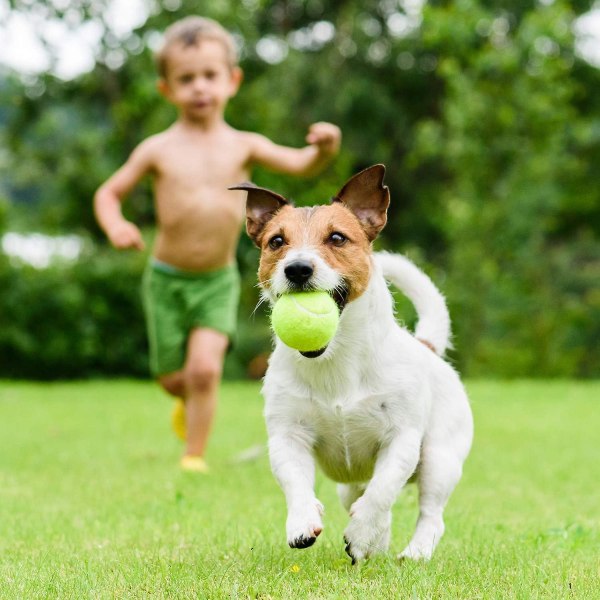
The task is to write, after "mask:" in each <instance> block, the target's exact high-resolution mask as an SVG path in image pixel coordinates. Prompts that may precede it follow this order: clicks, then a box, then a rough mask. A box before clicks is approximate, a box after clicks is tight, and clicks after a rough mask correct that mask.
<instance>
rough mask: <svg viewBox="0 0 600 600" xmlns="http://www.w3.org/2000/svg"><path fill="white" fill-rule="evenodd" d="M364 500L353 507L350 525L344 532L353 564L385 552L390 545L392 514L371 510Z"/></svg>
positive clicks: (347, 549) (358, 501)
mask: <svg viewBox="0 0 600 600" xmlns="http://www.w3.org/2000/svg"><path fill="white" fill-rule="evenodd" d="M362 500H363V499H362V498H359V499H358V500H357V501H356V502H355V503H354V504H353V505H352V508H351V509H350V516H351V518H350V523H349V524H348V527H346V531H345V532H344V541H345V542H346V552H347V553H348V556H350V558H351V559H352V564H355V563H356V562H357V561H359V560H363V559H365V558H369V557H370V556H373V555H374V554H378V553H380V552H385V551H386V550H387V549H388V546H389V543H390V527H391V522H392V515H391V513H390V512H389V511H376V510H371V509H370V508H369V506H368V505H367V503H366V502H364V501H362ZM361 501H362V502H361Z"/></svg>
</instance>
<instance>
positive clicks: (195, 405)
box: [183, 328, 229, 456]
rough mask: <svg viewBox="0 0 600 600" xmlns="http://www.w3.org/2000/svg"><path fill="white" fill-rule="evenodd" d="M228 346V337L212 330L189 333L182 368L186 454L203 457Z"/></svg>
mask: <svg viewBox="0 0 600 600" xmlns="http://www.w3.org/2000/svg"><path fill="white" fill-rule="evenodd" d="M228 345H229V338H228V337H227V336H226V335H225V334H223V333H221V332H219V331H216V330H214V329H208V328H196V329H193V330H192V331H191V332H190V336H189V338H188V344H187V354H186V359H185V366H184V368H183V381H184V390H185V393H184V398H185V412H186V425H187V439H186V449H185V454H186V455H190V456H203V455H204V451H205V449H206V444H207V442H208V436H209V435H210V431H211V427H212V423H213V419H214V415H215V411H216V407H217V394H218V389H219V384H220V382H221V374H222V372H223V362H224V360H225V353H226V351H227V347H228Z"/></svg>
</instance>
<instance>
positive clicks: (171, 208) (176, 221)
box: [94, 17, 341, 473]
mask: <svg viewBox="0 0 600 600" xmlns="http://www.w3.org/2000/svg"><path fill="white" fill-rule="evenodd" d="M156 58H157V65H158V71H159V76H160V78H159V81H158V89H159V91H160V93H161V94H162V95H163V96H164V97H165V98H166V99H167V100H168V101H169V102H171V103H172V104H174V105H175V106H176V107H177V109H178V118H177V120H176V121H175V123H174V124H173V125H172V126H171V127H169V128H168V129H167V130H165V131H164V132H162V133H159V134H157V135H154V136H151V137H150V138H148V139H146V140H144V141H143V142H142V143H140V144H139V146H138V147H137V148H135V150H134V151H133V152H132V154H131V156H130V157H129V159H128V160H127V162H126V163H125V164H124V165H123V166H122V167H121V168H120V169H119V170H117V171H116V172H115V173H114V174H113V175H112V176H111V177H110V178H109V179H108V180H107V181H106V182H105V183H104V184H103V185H102V186H101V187H100V188H99V189H98V191H97V192H96V195H95V198H94V209H95V214H96V218H97V220H98V223H99V225H100V227H101V228H102V229H103V230H104V232H105V233H106V235H107V236H108V238H109V240H110V242H111V243H112V245H113V246H114V247H115V248H118V249H127V248H135V249H139V250H142V249H143V248H144V241H143V239H142V235H141V233H140V230H139V229H138V227H137V226H136V225H135V224H134V223H131V222H130V221H127V220H126V219H125V218H124V217H123V214H122V212H121V202H122V201H123V200H124V198H125V197H126V196H127V194H128V193H129V192H130V191H131V189H132V188H133V187H134V186H135V185H136V184H137V183H138V182H139V181H140V179H142V178H143V177H144V176H145V175H148V174H149V175H151V176H152V177H153V180H154V196H155V209H156V218H157V237H156V241H155V244H154V248H153V250H152V257H151V259H150V261H149V264H148V268H147V270H146V273H145V275H144V282H143V293H144V308H145V314H146V321H147V328H148V337H149V344H150V366H151V370H152V373H153V375H154V376H155V377H156V378H157V379H158V382H159V383H160V385H161V386H162V387H163V388H164V389H165V390H166V391H167V392H168V393H170V394H172V395H173V396H175V397H177V398H180V399H182V401H181V402H180V403H179V404H178V405H176V406H178V407H179V410H182V409H183V407H184V410H185V413H184V414H185V429H184V432H183V436H182V437H184V438H185V441H186V447H185V452H184V455H183V457H182V459H181V467H182V468H183V469H185V470H190V471H196V472H201V473H203V472H207V471H208V468H207V466H206V463H205V461H204V458H203V457H204V453H205V449H206V444H207V441H208V437H209V433H210V428H211V425H212V422H213V417H214V414H215V409H216V404H217V392H218V387H219V383H220V380H221V372H222V367H223V362H224V357H225V353H226V350H227V347H228V345H229V342H230V338H231V336H232V334H233V332H234V329H235V322H236V313H237V305H238V297H239V274H238V271H237V267H236V265H235V252H236V246H237V242H238V239H239V235H240V231H241V225H242V222H243V219H244V216H245V208H244V202H245V194H244V193H241V192H235V191H228V189H227V188H228V187H229V186H232V185H235V184H237V183H239V182H241V181H246V180H248V179H250V175H251V169H252V167H253V166H254V165H260V166H262V167H265V168H267V169H270V170H273V171H277V172H280V173H286V174H290V175H301V176H307V175H314V174H317V173H318V172H320V171H321V170H322V169H323V168H324V167H325V166H326V165H327V164H328V163H329V162H330V161H331V160H332V158H333V157H334V156H335V155H336V154H337V152H338V150H339V146H340V140H341V134H340V130H339V129H338V127H336V126H335V125H332V124H330V123H315V124H314V125H312V126H311V127H310V128H309V132H308V135H307V137H306V141H307V144H308V145H307V146H305V147H303V148H289V147H285V146H280V145H278V144H275V143H273V142H271V141H270V140H269V139H267V138H266V137H264V136H262V135H259V134H257V133H250V132H245V131H237V130H235V129H233V128H232V127H230V126H229V125H228V124H227V123H226V121H225V119H224V111H225V107H226V105H227V102H228V101H229V99H230V98H232V97H233V96H234V95H235V94H236V92H237V90H238V88H239V85H240V83H241V81H242V71H241V70H240V68H239V67H238V65H237V53H236V47H235V44H234V41H233V39H232V37H231V35H230V34H229V33H228V32H226V31H225V30H224V29H223V28H222V27H221V26H220V25H219V24H218V23H216V22H214V21H211V20H210V19H205V18H201V17H187V18H185V19H183V20H181V21H178V22H177V23H175V24H173V25H172V26H171V27H169V28H168V29H167V31H166V32H165V38H164V43H163V46H162V48H161V49H160V51H159V52H158V53H157V57H156Z"/></svg>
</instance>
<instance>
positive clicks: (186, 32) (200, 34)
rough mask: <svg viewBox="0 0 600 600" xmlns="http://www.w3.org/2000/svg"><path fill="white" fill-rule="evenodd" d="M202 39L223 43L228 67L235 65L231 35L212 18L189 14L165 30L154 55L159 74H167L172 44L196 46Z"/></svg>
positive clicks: (234, 50)
mask: <svg viewBox="0 0 600 600" xmlns="http://www.w3.org/2000/svg"><path fill="white" fill-rule="evenodd" d="M203 40H215V41H217V42H220V43H221V44H223V47H224V48H225V53H226V57H227V63H228V65H229V68H230V69H233V68H234V67H235V66H237V63H238V53H237V47H236V45H235V41H234V39H233V36H232V35H231V34H230V33H229V32H228V31H227V30H226V29H225V28H224V27H222V26H221V25H220V24H219V23H217V22H216V21H213V20H212V19H208V18H206V17H196V16H190V17H185V18H184V19H181V20H180V21H176V22H175V23H173V24H172V25H170V26H169V27H167V29H166V30H165V34H164V39H163V43H162V45H161V47H160V48H159V50H158V52H157V53H156V55H155V60H156V68H157V70H158V73H159V75H160V76H161V77H165V76H166V75H167V59H168V57H169V50H170V49H171V48H172V47H173V46H175V45H177V44H180V45H182V46H183V47H184V48H186V47H188V46H196V45H197V44H200V42H202V41H203Z"/></svg>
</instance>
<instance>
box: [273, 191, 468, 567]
mask: <svg viewBox="0 0 600 600" xmlns="http://www.w3.org/2000/svg"><path fill="white" fill-rule="evenodd" d="M385 189H386V190H387V188H385ZM299 258H300V259H302V260H305V261H309V262H310V263H311V264H312V265H313V268H314V273H313V275H312V277H311V281H310V284H311V286H312V287H313V288H315V289H324V290H332V289H334V288H335V287H336V286H338V285H340V273H339V272H338V271H336V269H334V268H332V266H330V264H328V261H327V260H326V258H324V256H323V254H322V253H321V252H320V251H319V248H316V247H315V246H314V245H310V244H307V245H304V244H302V243H301V244H299V245H296V246H294V247H292V248H290V249H289V250H288V251H287V253H286V254H285V256H284V257H283V258H282V259H281V260H280V261H279V263H278V264H277V265H276V268H275V269H274V270H273V275H272V277H271V279H270V280H269V282H268V283H269V285H268V286H263V292H264V295H265V297H266V298H268V299H269V300H270V301H273V300H275V299H276V298H277V297H278V296H279V295H281V294H282V293H285V292H287V291H289V290H290V283H289V281H288V279H287V278H286V274H285V271H284V270H285V267H286V265H289V264H290V263H292V262H294V261H297V260H298V259H299ZM369 260H370V261H371V267H372V268H371V270H372V272H371V277H370V279H369V282H368V285H367V287H366V290H365V291H364V293H362V294H361V295H360V296H359V297H357V298H356V299H354V300H353V301H351V302H348V304H347V305H346V306H345V308H344V310H343V311H342V313H341V316H340V323H339V328H338V330H337V332H336V335H335V337H334V338H333V340H332V341H331V342H330V343H329V345H328V347H327V349H326V351H325V352H324V353H323V354H322V355H321V356H319V357H316V358H307V357H305V356H303V355H302V354H300V353H299V352H298V351H296V350H293V349H291V348H289V347H287V346H286V345H285V344H283V342H281V341H280V340H278V339H277V340H276V343H275V349H274V352H273V354H272V355H271V358H270V360H269V367H268V370H267V373H266V376H265V379H264V386H263V394H264V397H265V400H266V404H265V417H266V424H267V430H268V435H269V454H270V460H271V466H272V470H273V473H274V475H275V477H276V479H277V481H278V482H279V484H280V486H281V488H282V489H283V492H284V494H285V497H286V500H287V507H288V517H287V526H286V527H287V541H288V543H289V545H290V546H292V547H301V548H302V547H307V546H310V545H311V544H312V543H313V542H314V541H315V539H316V537H317V536H318V535H319V533H320V532H321V530H322V528H323V523H322V515H323V506H322V504H321V503H320V502H319V500H318V499H317V498H316V496H315V492H314V478H315V460H316V462H318V463H319V465H320V466H321V468H322V470H323V471H324V472H325V474H326V475H327V476H329V477H330V478H331V479H333V480H335V481H337V482H338V494H339V497H340V499H341V501H342V503H343V505H344V507H345V508H346V509H347V510H348V511H349V514H350V522H349V524H348V526H347V528H346V530H345V533H344V536H345V540H346V544H347V545H346V551H347V552H348V554H349V555H350V556H351V557H352V559H353V562H354V561H356V560H360V559H363V558H366V557H369V556H372V555H373V554H375V553H377V552H380V551H385V550H386V549H387V548H388V545H389V538H390V525H391V509H392V506H393V504H394V502H395V500H396V498H397V496H398V494H399V493H400V491H401V490H402V488H403V487H404V485H405V484H406V483H407V482H408V480H409V479H411V477H412V476H413V475H414V476H415V479H416V481H417V483H418V486H419V507H420V514H419V518H418V521H417V525H416V530H415V532H414V535H413V536H412V539H411V540H410V542H409V543H408V545H407V546H406V548H404V550H403V551H402V552H401V553H400V555H399V556H400V557H402V558H405V557H406V558H412V559H429V558H430V557H431V555H432V553H433V550H434V548H435V547H436V545H437V543H438V542H439V540H440V538H441V537H442V534H443V533H444V522H443V518H442V513H443V510H444V507H445V505H446V502H447V500H448V497H449V496H450V493H451V492H452V490H453V489H454V487H455V485H456V484H457V482H458V480H459V479H460V477H461V474H462V465H463V462H464V460H465V458H466V456H467V454H468V452H469V449H470V446H471V440H472V434H473V425H472V417H471V410H470V407H469V403H468V399H467V396H466V393H465V390H464V388H463V386H462V384H461V382H460V380H459V377H458V375H457V373H456V372H455V371H454V369H453V368H452V367H451V366H450V365H449V364H448V363H446V362H445V361H444V360H443V359H442V358H441V357H440V356H439V355H442V354H443V352H444V350H445V349H446V348H447V347H448V346H449V338H450V319H449V316H448V311H447V309H446V304H445V301H444V299H443V297H442V295H441V294H440V292H439V291H438V290H437V288H436V287H435V286H434V284H433V283H432V282H431V280H430V279H429V278H428V277H427V276H426V275H425V274H424V273H423V272H422V271H420V270H419V269H418V268H417V267H416V266H415V265H414V264H413V263H411V262H410V261H409V260H408V259H406V258H404V257H402V256H400V255H394V254H386V253H381V254H371V255H370V259H369ZM386 279H387V280H389V281H391V282H392V283H393V284H394V285H396V286H397V287H398V288H399V289H400V290H401V291H402V292H403V293H405V294H406V295H407V296H408V298H409V299H410V300H411V301H412V302H413V303H414V305H415V307H416V310H417V313H418V318H419V320H418V324H417V326H416V331H415V336H413V335H412V334H411V333H410V332H408V331H407V330H406V329H405V328H403V327H401V326H399V325H398V323H397V322H396V320H395V317H394V310H393V299H392V296H391V293H390V291H389V289H388V285H387V283H386ZM263 283H264V282H263ZM417 338H420V339H422V340H424V341H427V342H428V343H429V345H430V346H432V347H433V348H434V349H435V353H434V352H433V351H432V350H431V349H430V348H429V347H427V346H426V345H425V344H423V343H421V342H420V341H419V340H418V339H417Z"/></svg>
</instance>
